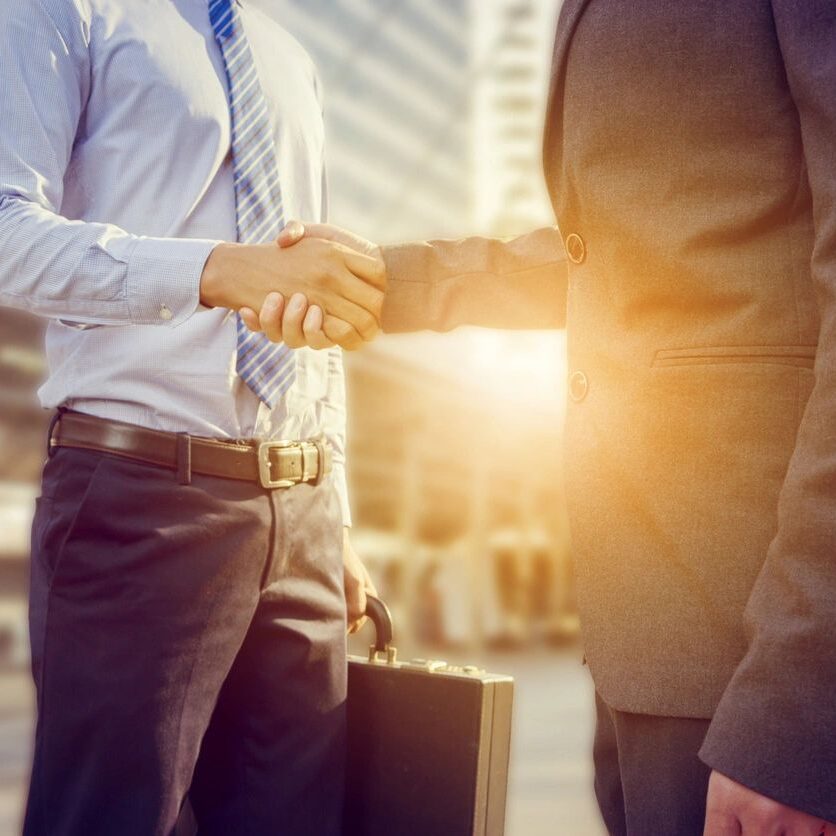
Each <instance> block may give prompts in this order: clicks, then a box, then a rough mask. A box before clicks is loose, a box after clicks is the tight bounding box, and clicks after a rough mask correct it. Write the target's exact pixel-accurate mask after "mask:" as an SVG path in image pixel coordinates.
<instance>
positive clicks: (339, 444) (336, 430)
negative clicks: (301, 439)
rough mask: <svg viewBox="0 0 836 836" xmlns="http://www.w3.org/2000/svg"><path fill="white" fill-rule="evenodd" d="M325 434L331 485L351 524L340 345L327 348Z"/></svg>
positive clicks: (324, 400) (324, 403) (343, 381)
mask: <svg viewBox="0 0 836 836" xmlns="http://www.w3.org/2000/svg"><path fill="white" fill-rule="evenodd" d="M323 407H324V414H325V421H324V426H325V437H326V439H327V440H328V443H329V445H330V446H331V451H332V455H333V460H332V464H333V473H334V487H335V488H336V489H337V493H338V495H339V497H340V507H341V508H342V516H343V525H346V526H350V525H351V506H350V505H349V502H348V482H347V479H346V469H345V464H346V456H345V447H346V443H345V440H346V400H345V373H344V371H343V353H342V349H339V348H329V349H328V391H327V394H326V396H325V398H324V399H323Z"/></svg>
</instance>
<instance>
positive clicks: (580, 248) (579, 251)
mask: <svg viewBox="0 0 836 836" xmlns="http://www.w3.org/2000/svg"><path fill="white" fill-rule="evenodd" d="M566 255H568V256H569V261H571V262H572V263H573V264H583V262H584V261H586V244H585V243H584V241H583V238H581V236H580V235H578V233H577V232H573V233H571V234H570V235H567V236H566Z"/></svg>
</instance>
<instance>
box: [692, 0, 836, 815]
mask: <svg viewBox="0 0 836 836" xmlns="http://www.w3.org/2000/svg"><path fill="white" fill-rule="evenodd" d="M772 9H773V15H774V20H775V26H776V31H777V35H778V42H779V45H780V48H781V52H782V54H783V58H784V65H785V69H786V75H787V80H788V83H789V86H790V92H791V93H792V96H793V99H794V101H795V105H796V108H797V111H798V118H799V124H800V127H801V138H802V141H803V146H804V158H805V159H804V163H805V165H804V166H801V167H800V176H801V177H803V176H804V175H805V171H806V176H807V177H808V178H809V185H810V192H811V196H812V204H813V220H814V229H815V242H814V249H813V255H812V261H811V268H812V277H813V282H814V284H815V288H816V292H817V297H818V301H819V313H820V317H821V326H820V331H819V344H818V349H817V352H816V363H815V368H814V374H815V383H814V387H813V390H812V393H811V395H810V398H809V400H808V401H807V405H806V410H805V412H804V417H803V419H802V421H801V424H800V427H799V430H798V435H797V438H796V446H795V450H794V452H793V456H792V459H791V461H790V465H789V469H788V471H787V475H786V478H785V480H784V484H783V487H782V490H781V495H780V499H779V505H778V531H777V534H776V536H775V539H774V540H773V541H772V544H771V546H770V549H769V552H768V554H767V557H766V561H765V563H764V566H763V569H762V570H761V573H760V575H759V577H758V579H757V582H756V584H755V586H754V589H753V591H752V594H751V597H750V599H749V601H748V605H747V608H746V626H747V631H748V635H749V640H750V641H749V648H748V652H747V653H746V656H745V657H744V659H743V661H742V662H741V663H740V665H739V667H738V668H737V670H736V672H735V674H734V676H733V677H732V680H731V682H730V683H729V685H728V687H727V688H726V691H725V692H724V694H723V697H722V699H721V701H720V705H719V707H718V709H717V712H716V714H715V717H714V720H713V721H712V723H711V726H710V727H709V732H708V735H707V737H706V740H705V743H704V745H703V748H702V750H701V752H700V754H701V756H702V758H703V760H705V761H706V763H708V765H709V766H711V767H712V768H713V769H716V770H717V771H719V772H722V773H723V774H724V775H727V776H729V777H730V778H733V779H734V780H736V781H738V782H739V783H742V784H744V785H746V786H748V787H750V788H752V789H754V790H755V791H757V792H759V793H760V794H761V795H765V796H768V797H770V798H774V799H775V800H777V801H780V802H782V803H784V804H787V805H789V806H791V807H795V808H797V809H800V810H803V811H805V812H807V813H809V814H811V815H814V816H820V817H822V818H825V819H827V820H828V821H836V780H834V776H836V745H834V741H836V699H834V693H836V692H834V683H836V629H834V612H836V513H834V507H836V433H835V432H834V429H833V427H834V416H836V50H834V48H833V45H834V43H836V4H834V3H833V2H832V0H805V2H803V3H799V2H797V0H772Z"/></svg>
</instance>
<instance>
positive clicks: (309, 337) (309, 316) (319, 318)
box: [302, 305, 334, 349]
mask: <svg viewBox="0 0 836 836" xmlns="http://www.w3.org/2000/svg"><path fill="white" fill-rule="evenodd" d="M324 318H325V316H324V314H323V313H322V308H320V307H319V305H311V306H310V307H309V308H308V312H307V313H306V314H305V319H304V321H303V322H302V332H303V333H304V335H305V342H306V343H307V344H308V345H309V346H310V347H311V348H316V349H323V348H331V347H332V346H333V345H334V343H332V342H331V340H329V339H328V337H326V336H325V332H324V331H323V330H322V325H323V320H324Z"/></svg>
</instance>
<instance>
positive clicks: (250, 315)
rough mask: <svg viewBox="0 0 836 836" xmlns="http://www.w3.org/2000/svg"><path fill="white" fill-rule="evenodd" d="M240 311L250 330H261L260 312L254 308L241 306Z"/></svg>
mask: <svg viewBox="0 0 836 836" xmlns="http://www.w3.org/2000/svg"><path fill="white" fill-rule="evenodd" d="M238 313H239V314H240V315H241V319H242V320H243V321H244V325H246V326H247V328H249V329H250V331H260V330H261V322H259V319H258V314H257V313H256V312H255V311H254V310H253V309H252V308H241V310H240V311H238Z"/></svg>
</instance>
